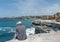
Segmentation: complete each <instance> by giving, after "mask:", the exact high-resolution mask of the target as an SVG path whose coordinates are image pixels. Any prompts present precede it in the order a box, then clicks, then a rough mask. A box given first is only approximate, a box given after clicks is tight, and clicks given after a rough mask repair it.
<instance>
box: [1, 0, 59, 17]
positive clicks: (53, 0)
mask: <svg viewBox="0 0 60 42" xmlns="http://www.w3.org/2000/svg"><path fill="white" fill-rule="evenodd" d="M56 12H60V0H0V17H13V16H14V17H15V16H39V15H40V16H41V15H53V14H55V13H56Z"/></svg>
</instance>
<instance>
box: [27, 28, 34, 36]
mask: <svg viewBox="0 0 60 42" xmlns="http://www.w3.org/2000/svg"><path fill="white" fill-rule="evenodd" d="M26 34H27V36H29V35H33V34H35V28H34V27H31V28H28V29H27V30H26Z"/></svg>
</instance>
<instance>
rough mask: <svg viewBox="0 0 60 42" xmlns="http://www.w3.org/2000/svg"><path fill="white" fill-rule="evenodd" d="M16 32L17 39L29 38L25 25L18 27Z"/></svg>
mask: <svg viewBox="0 0 60 42" xmlns="http://www.w3.org/2000/svg"><path fill="white" fill-rule="evenodd" d="M16 32H17V39H18V40H25V39H26V38H27V36H26V29H25V27H24V26H19V27H17V29H16Z"/></svg>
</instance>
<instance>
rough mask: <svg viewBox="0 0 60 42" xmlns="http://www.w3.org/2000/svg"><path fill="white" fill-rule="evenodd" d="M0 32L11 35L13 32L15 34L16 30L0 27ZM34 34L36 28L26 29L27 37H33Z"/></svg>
mask: <svg viewBox="0 0 60 42" xmlns="http://www.w3.org/2000/svg"><path fill="white" fill-rule="evenodd" d="M0 31H3V32H5V31H6V33H11V32H14V33H15V31H16V28H15V27H0ZM34 33H35V28H34V27H31V28H27V29H26V34H27V36H28V35H32V34H34Z"/></svg>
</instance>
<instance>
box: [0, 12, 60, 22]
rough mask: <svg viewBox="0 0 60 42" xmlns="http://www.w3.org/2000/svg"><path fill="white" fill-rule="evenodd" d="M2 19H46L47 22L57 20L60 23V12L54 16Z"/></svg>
mask: <svg viewBox="0 0 60 42" xmlns="http://www.w3.org/2000/svg"><path fill="white" fill-rule="evenodd" d="M0 19H45V20H57V21H58V22H60V12H57V13H56V14H54V15H43V16H18V17H3V18H0Z"/></svg>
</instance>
